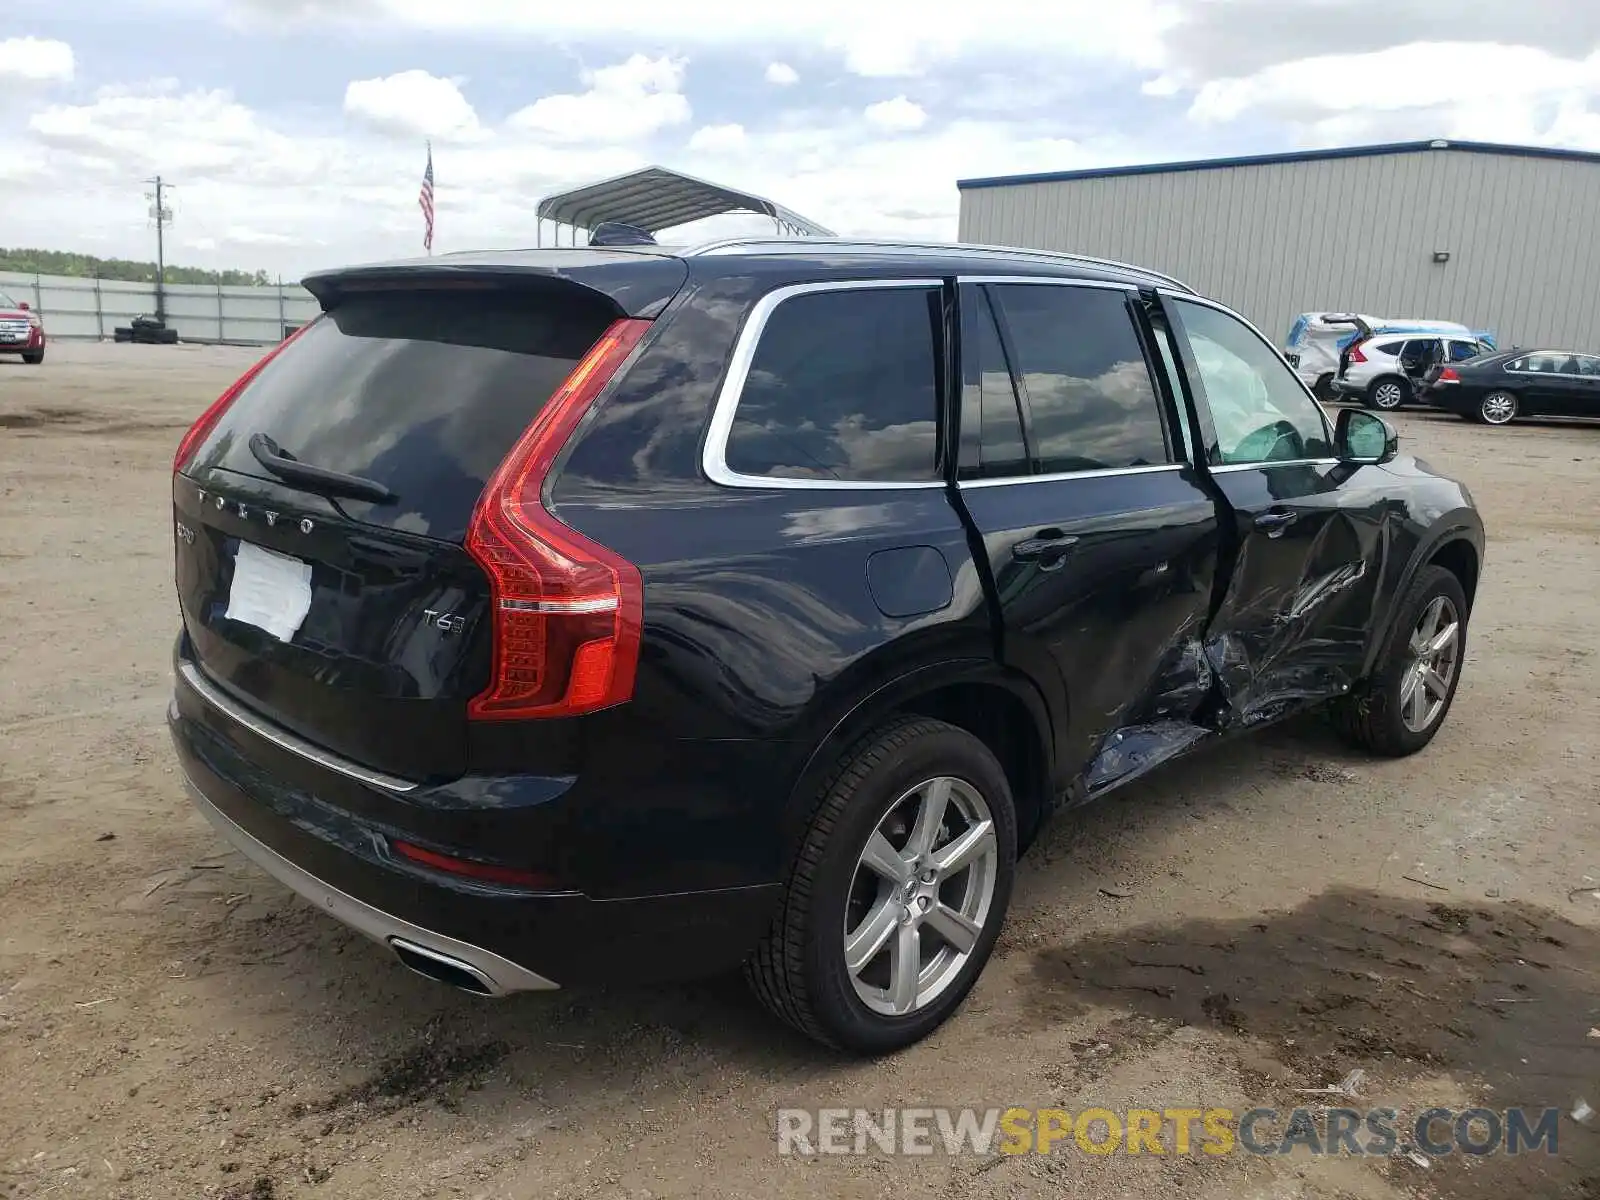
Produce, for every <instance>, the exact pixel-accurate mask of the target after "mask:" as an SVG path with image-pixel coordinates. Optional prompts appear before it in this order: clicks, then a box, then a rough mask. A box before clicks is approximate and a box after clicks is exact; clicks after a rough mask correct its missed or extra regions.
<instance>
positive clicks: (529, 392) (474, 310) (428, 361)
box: [195, 291, 612, 541]
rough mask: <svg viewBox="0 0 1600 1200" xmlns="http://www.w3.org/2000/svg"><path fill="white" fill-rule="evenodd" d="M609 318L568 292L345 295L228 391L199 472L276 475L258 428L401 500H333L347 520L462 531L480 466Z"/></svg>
mask: <svg viewBox="0 0 1600 1200" xmlns="http://www.w3.org/2000/svg"><path fill="white" fill-rule="evenodd" d="M611 315H612V314H611V313H610V311H609V308H608V307H607V306H605V305H604V304H602V303H601V302H599V301H598V299H596V300H594V301H589V300H588V298H587V297H586V296H584V294H582V293H575V292H564V293H563V294H562V295H561V296H560V298H559V300H557V299H553V298H551V297H549V296H547V295H544V294H535V293H516V292H506V291H484V292H469V291H407V292H384V293H372V294H366V295H362V294H356V295H353V296H350V297H347V298H346V299H345V300H344V301H343V302H342V303H340V304H339V305H338V306H337V307H335V308H334V309H333V310H332V311H331V312H329V313H327V314H326V315H325V316H323V317H322V318H321V319H320V320H318V321H317V322H316V323H315V324H314V325H313V326H312V327H311V328H309V329H307V330H305V331H304V332H303V333H302V334H301V335H300V336H299V337H298V338H297V339H296V341H295V342H294V344H293V345H291V346H289V347H287V348H286V349H285V350H284V352H283V353H282V354H280V355H278V357H276V358H275V359H273V360H272V361H271V362H270V363H268V364H267V366H266V367H265V368H264V369H263V370H262V372H261V374H260V375H258V376H257V377H256V379H255V380H254V381H253V382H252V383H251V384H250V386H249V387H247V388H246V389H245V390H244V392H243V393H242V394H241V395H240V396H239V398H238V399H237V400H235V401H234V403H233V404H232V405H231V406H230V407H229V408H228V410H227V411H226V412H225V413H224V415H223V417H222V419H221V420H220V421H219V422H218V423H217V426H216V428H215V429H214V430H213V431H212V432H211V434H210V435H209V436H208V437H207V439H206V441H205V443H204V445H203V446H202V447H201V449H200V451H199V454H198V457H197V459H196V463H195V469H196V470H200V469H203V468H206V467H211V468H219V467H220V468H223V469H225V470H229V471H236V472H240V473H242V474H245V475H253V476H257V477H259V478H272V476H271V475H270V473H269V472H267V471H266V470H265V468H263V467H262V466H261V464H260V463H259V462H258V461H257V460H256V457H255V455H254V454H252V453H251V451H250V447H249V442H250V438H251V435H253V434H256V433H263V434H266V435H267V436H268V437H271V438H272V439H273V440H274V441H276V442H277V443H278V445H279V446H280V447H282V449H283V450H284V451H285V452H287V453H289V454H292V455H293V456H294V457H295V458H297V459H299V460H300V461H301V462H305V463H309V464H311V465H314V466H318V467H325V468H328V469H329V470H333V471H340V472H344V473H346V474H351V475H359V476H362V477H364V478H367V479H371V480H375V481H376V482H378V483H380V484H382V485H384V486H385V487H387V488H388V489H389V490H390V491H392V492H393V493H395V495H396V496H397V497H398V500H397V501H395V502H394V503H390V504H372V503H369V502H367V501H361V500H347V499H341V500H340V501H339V504H340V506H341V507H342V508H344V509H345V510H346V511H347V512H349V513H350V515H351V516H352V517H353V518H355V519H356V520H360V521H366V522H369V523H371V524H376V525H382V526H386V527H389V528H393V529H399V530H405V531H408V532H412V533H420V534H426V535H429V536H432V537H438V538H443V539H447V540H451V541H459V540H461V538H462V537H464V536H465V532H466V528H467V525H468V523H469V522H470V520H471V517H472V510H473V508H474V506H475V505H476V504H477V501H478V497H479V495H480V494H481V493H482V492H483V488H484V484H485V483H486V482H487V481H488V478H489V476H490V475H492V474H493V473H494V471H495V468H497V467H498V466H499V465H500V462H501V461H502V460H503V459H504V458H505V456H506V454H507V453H509V452H510V450H511V447H512V446H513V445H515V443H516V441H517V439H518V438H519V437H520V436H521V435H522V433H523V431H524V430H525V429H526V428H527V427H528V423H529V422H530V421H532V420H533V418H534V416H535V415H536V414H537V413H538V411H539V409H540V408H541V407H543V405H544V403H545V401H547V400H548V399H549V398H550V396H551V395H552V394H553V393H554V392H555V390H556V389H557V388H558V387H560V386H561V384H562V382H563V381H564V380H565V379H566V377H567V375H568V374H570V373H571V371H572V368H573V367H574V366H575V365H576V364H577V362H578V360H579V359H580V358H582V357H583V355H584V354H585V353H586V352H587V351H588V349H589V347H590V346H591V345H593V344H594V342H595V341H596V340H597V339H598V338H599V336H600V334H601V333H603V332H604V331H605V328H606V326H607V324H608V323H609V321H610V318H611Z"/></svg>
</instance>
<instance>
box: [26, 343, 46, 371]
mask: <svg viewBox="0 0 1600 1200" xmlns="http://www.w3.org/2000/svg"><path fill="white" fill-rule="evenodd" d="M22 361H23V362H25V363H27V364H28V365H29V366H30V367H37V366H38V365H39V364H40V363H42V362H43V361H44V347H43V346H41V347H40V348H39V349H37V350H24V351H23V352H22Z"/></svg>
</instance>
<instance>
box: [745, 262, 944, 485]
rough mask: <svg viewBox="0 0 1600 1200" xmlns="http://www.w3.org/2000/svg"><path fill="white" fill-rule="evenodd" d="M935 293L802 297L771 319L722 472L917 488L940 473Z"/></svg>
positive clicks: (877, 291)
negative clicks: (913, 484) (906, 485)
mask: <svg viewBox="0 0 1600 1200" xmlns="http://www.w3.org/2000/svg"><path fill="white" fill-rule="evenodd" d="M941 320H942V314H941V306H940V292H939V290H938V289H937V288H929V287H873V286H871V285H870V284H869V285H863V286H862V287H861V288H850V289H845V290H831V291H817V292H803V293H801V294H800V295H797V296H792V297H790V298H789V299H787V300H784V301H783V302H782V303H781V304H779V305H778V306H777V308H775V309H773V311H772V314H771V316H769V317H768V318H767V322H766V326H765V328H764V329H763V330H762V332H761V340H760V341H759V342H758V343H757V345H756V351H755V355H754V357H753V358H752V360H751V363H750V370H749V373H748V375H747V376H746V378H745V382H744V387H743V390H742V391H741V392H740V395H739V406H738V409H737V411H736V412H735V415H734V420H733V425H732V427H731V429H730V430H729V433H728V443H727V449H726V452H725V457H726V461H727V464H728V467H729V469H731V470H733V471H735V472H737V473H738V474H741V475H749V476H757V477H765V478H772V479H816V480H832V481H839V482H851V481H854V482H880V483H924V482H929V481H936V480H938V479H939V478H940V474H939V369H938V363H937V353H936V347H937V344H938V341H937V338H936V336H935V330H936V328H937V327H938V325H939V323H940V322H941Z"/></svg>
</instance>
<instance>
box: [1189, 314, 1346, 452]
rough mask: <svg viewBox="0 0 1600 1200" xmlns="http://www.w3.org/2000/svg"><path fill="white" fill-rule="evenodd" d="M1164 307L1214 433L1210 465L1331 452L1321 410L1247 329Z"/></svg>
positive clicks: (1219, 317)
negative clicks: (1184, 342) (1181, 338)
mask: <svg viewBox="0 0 1600 1200" xmlns="http://www.w3.org/2000/svg"><path fill="white" fill-rule="evenodd" d="M1168 303H1169V304H1170V305H1172V307H1173V310H1174V311H1175V312H1176V314H1177V316H1178V319H1179V321H1180V322H1181V323H1182V325H1183V330H1184V333H1185V335H1186V336H1187V338H1188V340H1189V348H1190V350H1191V352H1192V353H1193V355H1194V359H1195V364H1196V367H1197V368H1198V370H1199V374H1200V384H1201V387H1202V389H1203V390H1204V392H1205V402H1206V407H1207V409H1208V410H1209V411H1210V413H1211V420H1212V423H1213V424H1214V425H1215V427H1216V436H1217V442H1216V445H1215V446H1214V447H1212V449H1211V452H1210V459H1211V461H1212V462H1214V463H1256V462H1283V461H1287V460H1293V459H1300V458H1326V457H1329V456H1330V455H1331V454H1332V447H1331V446H1330V445H1329V441H1328V427H1327V424H1326V422H1325V421H1324V420H1323V418H1322V410H1321V409H1320V408H1318V407H1317V404H1316V401H1314V400H1312V398H1311V396H1310V395H1309V394H1308V393H1307V392H1306V390H1305V388H1304V387H1302V386H1301V385H1300V381H1299V380H1298V379H1296V378H1295V375H1294V372H1293V371H1291V370H1290V369H1289V368H1288V367H1286V366H1285V365H1284V364H1283V360H1282V359H1280V358H1279V357H1278V356H1277V355H1276V354H1275V353H1273V351H1272V348H1271V347H1270V346H1268V345H1267V344H1266V343H1265V342H1263V341H1262V340H1261V339H1260V338H1259V337H1257V336H1256V335H1255V334H1254V333H1253V332H1252V331H1251V330H1250V328H1249V326H1247V325H1245V324H1244V323H1243V322H1241V321H1239V320H1238V319H1236V318H1234V317H1231V316H1229V315H1228V314H1227V313H1224V312H1221V311H1219V310H1217V309H1214V308H1209V307H1207V306H1205V305H1201V304H1193V303H1189V302H1187V301H1183V300H1169V301H1168Z"/></svg>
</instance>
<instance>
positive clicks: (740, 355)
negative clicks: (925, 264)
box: [700, 279, 945, 492]
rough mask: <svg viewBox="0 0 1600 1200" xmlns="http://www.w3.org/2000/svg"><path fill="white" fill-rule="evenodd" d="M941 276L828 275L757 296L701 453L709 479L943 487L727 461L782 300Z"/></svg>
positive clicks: (745, 483) (793, 487) (864, 488)
mask: <svg viewBox="0 0 1600 1200" xmlns="http://www.w3.org/2000/svg"><path fill="white" fill-rule="evenodd" d="M943 286H944V281H943V280H942V279H830V280H827V281H825V282H819V283H795V284H790V285H788V286H786V287H780V288H776V289H774V290H773V291H770V292H768V293H767V294H766V295H764V296H762V297H761V299H759V300H757V301H756V303H755V306H754V307H753V308H752V309H751V310H750V315H749V316H748V317H746V318H745V322H744V327H743V328H742V329H740V330H739V337H738V340H737V341H735V342H734V346H733V357H732V358H731V359H730V360H729V362H728V373H727V375H726V376H724V378H723V380H722V387H721V388H720V389H719V390H718V392H717V399H716V403H715V405H714V406H713V407H712V410H711V424H710V426H709V427H708V429H707V430H706V444H705V449H704V450H703V451H701V454H700V469H701V470H702V471H704V472H705V474H706V478H708V479H710V480H711V482H712V483H715V484H718V485H720V486H722V487H731V488H782V489H786V490H789V491H818V492H821V491H826V492H888V491H896V492H899V491H926V490H928V489H931V488H942V487H944V486H945V482H944V480H943V479H928V480H914V481H906V482H896V481H894V480H884V479H786V478H782V477H777V476H769V475H746V474H744V473H742V472H740V471H735V470H734V469H733V468H732V467H730V466H729V465H728V436H729V435H730V434H731V433H732V432H733V422H734V418H735V417H736V416H737V415H738V411H739V399H740V397H741V396H742V395H743V393H744V385H745V380H746V379H748V378H749V376H750V364H751V363H752V362H753V361H754V360H755V355H756V348H757V346H758V345H759V344H760V341H761V334H762V333H763V331H765V329H766V327H767V321H768V320H770V319H771V317H772V314H773V312H775V311H776V310H777V308H778V306H779V305H780V304H782V303H783V302H784V301H785V300H792V299H793V298H794V297H796V296H805V295H809V294H811V293H813V292H864V291H881V290H887V289H890V288H922V289H924V290H927V289H932V288H942V287H943Z"/></svg>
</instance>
